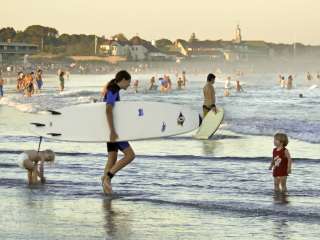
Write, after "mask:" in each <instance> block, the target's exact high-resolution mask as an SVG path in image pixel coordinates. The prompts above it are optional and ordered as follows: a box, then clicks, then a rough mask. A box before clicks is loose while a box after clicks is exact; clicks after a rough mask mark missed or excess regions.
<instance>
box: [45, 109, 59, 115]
mask: <svg viewBox="0 0 320 240" xmlns="http://www.w3.org/2000/svg"><path fill="white" fill-rule="evenodd" d="M47 111H48V112H49V113H51V114H52V115H61V112H57V111H54V110H47Z"/></svg>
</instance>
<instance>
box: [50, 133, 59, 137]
mask: <svg viewBox="0 0 320 240" xmlns="http://www.w3.org/2000/svg"><path fill="white" fill-rule="evenodd" d="M47 135H50V136H52V137H59V136H61V135H62V134H61V133H47Z"/></svg>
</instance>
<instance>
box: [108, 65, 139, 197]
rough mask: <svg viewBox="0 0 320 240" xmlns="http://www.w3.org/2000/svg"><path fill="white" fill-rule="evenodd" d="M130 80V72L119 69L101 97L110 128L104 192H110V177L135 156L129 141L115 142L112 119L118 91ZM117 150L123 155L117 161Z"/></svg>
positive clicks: (126, 85) (124, 87)
mask: <svg viewBox="0 0 320 240" xmlns="http://www.w3.org/2000/svg"><path fill="white" fill-rule="evenodd" d="M130 82H131V76H130V74H129V73H128V72H127V71H124V70H122V71H119V72H118V73H117V74H116V76H115V78H114V79H112V80H111V81H110V82H109V83H108V85H107V87H106V93H105V96H104V99H103V100H104V102H106V115H107V124H108V126H109V129H110V136H108V139H110V141H109V142H107V147H108V161H107V164H106V166H105V169H104V176H103V177H102V186H103V191H104V192H105V193H106V194H112V186H111V179H112V177H113V176H114V175H115V174H116V173H117V172H118V171H120V170H121V169H122V168H124V167H125V166H126V165H128V164H129V163H130V162H132V161H133V159H134V158H135V153H134V151H133V149H132V148H131V146H130V144H129V142H126V141H123V142H116V140H117V138H118V135H117V133H116V130H115V127H114V121H113V107H114V105H115V102H117V101H120V95H119V92H120V90H121V89H123V90H127V89H128V87H129V86H130ZM119 150H120V151H121V152H123V154H124V156H123V158H122V159H120V160H118V161H117V158H118V151H119Z"/></svg>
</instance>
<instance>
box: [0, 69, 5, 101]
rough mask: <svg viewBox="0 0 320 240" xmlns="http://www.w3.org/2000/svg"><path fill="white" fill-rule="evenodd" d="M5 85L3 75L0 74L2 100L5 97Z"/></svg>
mask: <svg viewBox="0 0 320 240" xmlns="http://www.w3.org/2000/svg"><path fill="white" fill-rule="evenodd" d="M3 85H4V79H3V78H2V75H1V72H0V98H2V97H3V95H4V91H3Z"/></svg>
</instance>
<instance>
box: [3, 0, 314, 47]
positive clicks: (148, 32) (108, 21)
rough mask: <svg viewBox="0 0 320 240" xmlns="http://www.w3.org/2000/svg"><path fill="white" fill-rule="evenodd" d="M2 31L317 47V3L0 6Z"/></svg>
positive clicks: (205, 0)
mask: <svg viewBox="0 0 320 240" xmlns="http://www.w3.org/2000/svg"><path fill="white" fill-rule="evenodd" d="M0 6H1V11H0V12H1V13H0V28H2V27H8V26H11V27H14V28H15V29H16V30H24V29H25V28H26V27H27V26H29V25H34V24H37V25H43V26H48V27H54V28H56V29H57V30H58V31H59V34H62V33H70V34H72V33H84V34H97V35H99V36H102V35H104V36H106V37H110V36H112V35H114V34H116V33H119V32H122V33H124V34H125V35H126V36H127V37H132V36H134V35H136V34H138V35H139V36H140V37H142V38H146V39H148V40H155V39H159V38H169V39H171V40H175V39H177V38H183V39H189V37H190V35H191V33H192V32H195V33H196V36H197V38H199V39H212V40H215V39H224V40H231V39H232V38H234V32H235V27H236V25H237V24H240V27H241V29H242V36H243V39H244V40H265V41H268V42H277V43H278V42H283V43H292V42H301V43H304V44H312V45H320V31H319V28H320V1H319V0H222V1H221V0H220V1H216V0H196V1H191V0H189V1H188V0H161V1H154V0H135V1H131V0H118V1H110V0H50V1H49V0H28V1H24V0H10V1H7V0H0Z"/></svg>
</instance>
